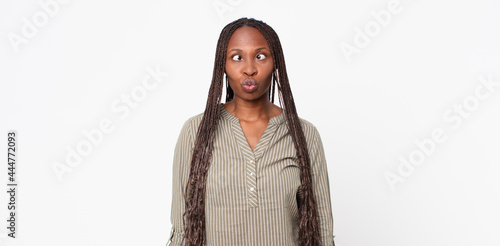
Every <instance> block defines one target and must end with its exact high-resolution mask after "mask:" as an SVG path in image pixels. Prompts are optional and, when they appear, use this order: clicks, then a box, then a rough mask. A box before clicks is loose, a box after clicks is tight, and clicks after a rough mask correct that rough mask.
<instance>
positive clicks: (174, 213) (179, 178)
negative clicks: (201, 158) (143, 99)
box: [167, 120, 194, 246]
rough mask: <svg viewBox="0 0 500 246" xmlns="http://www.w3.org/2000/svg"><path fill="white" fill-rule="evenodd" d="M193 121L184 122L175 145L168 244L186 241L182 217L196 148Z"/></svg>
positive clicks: (174, 245)
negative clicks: (170, 227) (170, 226)
mask: <svg viewBox="0 0 500 246" xmlns="http://www.w3.org/2000/svg"><path fill="white" fill-rule="evenodd" d="M191 122H192V121H191V120H187V121H186V122H185V123H184V125H183V126H182V129H181V132H180V134H179V137H178V139H177V143H176V145H175V151H174V162H173V172H172V210H171V213H170V222H171V223H172V229H171V231H170V236H169V241H168V242H167V246H180V245H183V244H184V243H185V242H184V240H183V238H184V225H183V220H182V217H183V214H184V210H185V188H186V184H187V181H188V178H189V171H190V166H191V159H192V152H193V148H194V146H193V144H194V134H193V128H192V127H193V126H192V124H191Z"/></svg>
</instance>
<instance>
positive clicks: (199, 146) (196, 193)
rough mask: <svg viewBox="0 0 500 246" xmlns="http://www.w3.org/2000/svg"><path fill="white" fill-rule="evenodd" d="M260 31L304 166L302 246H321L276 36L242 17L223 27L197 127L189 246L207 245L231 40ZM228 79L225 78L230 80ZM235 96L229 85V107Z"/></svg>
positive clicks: (304, 164) (187, 219) (189, 189)
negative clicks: (208, 198)
mask: <svg viewBox="0 0 500 246" xmlns="http://www.w3.org/2000/svg"><path fill="white" fill-rule="evenodd" d="M243 26H249V27H254V28H257V29H258V30H259V31H260V32H261V33H262V35H263V36H264V37H265V38H266V40H267V42H268V44H269V47H270V49H271V54H272V57H273V59H274V68H273V72H272V83H271V84H270V86H269V87H270V88H269V89H270V90H269V92H270V93H269V99H270V100H271V102H273V103H274V94H275V86H276V85H278V94H279V100H280V105H281V107H282V108H283V111H284V112H283V113H285V116H286V124H287V127H288V131H289V134H290V136H291V137H292V140H293V143H294V146H295V150H296V153H297V159H298V162H299V167H300V181H301V188H300V189H301V190H300V191H301V193H302V196H301V198H300V199H299V214H300V215H299V245H301V246H317V245H319V246H321V245H322V244H321V240H320V233H319V227H318V219H317V210H316V201H315V197H314V194H313V189H312V182H311V180H312V178H311V168H310V159H309V154H308V149H307V143H306V139H305V136H304V132H303V131H302V127H301V124H300V121H299V118H298V115H297V111H296V109H295V103H294V100H293V96H292V91H291V89H290V84H289V82H288V76H287V72H286V66H285V59H284V56H283V50H282V48H281V43H280V40H279V38H278V35H277V34H276V32H275V31H274V30H273V29H272V28H271V27H270V26H269V25H267V24H266V23H264V22H262V21H259V20H255V19H253V18H240V19H238V20H235V21H233V22H231V23H229V24H228V25H226V26H225V27H224V29H223V30H222V32H221V34H220V36H219V40H218V42H217V50H216V53H215V62H214V71H213V76H212V83H211V85H210V89H209V94H208V99H207V104H206V107H205V112H204V115H203V118H202V120H201V123H200V126H199V128H198V133H197V135H196V140H195V143H194V149H193V154H192V161H191V168H190V173H189V179H188V182H187V185H186V188H185V189H186V193H185V194H187V197H186V204H185V212H184V214H183V223H184V232H185V235H184V237H185V239H187V245H188V246H197V245H206V230H205V190H206V183H207V173H208V169H209V167H210V161H209V160H210V158H211V155H212V150H213V141H214V136H215V131H216V129H217V124H218V121H219V117H220V108H219V104H220V101H221V97H222V92H223V91H222V90H223V78H224V74H225V63H226V51H227V46H228V42H229V39H230V38H231V36H232V34H233V33H234V31H235V30H236V29H238V28H240V27H243ZM226 80H227V75H226ZM233 97H234V92H233V90H232V89H231V87H230V86H229V83H227V85H226V102H229V101H231V100H232V99H233Z"/></svg>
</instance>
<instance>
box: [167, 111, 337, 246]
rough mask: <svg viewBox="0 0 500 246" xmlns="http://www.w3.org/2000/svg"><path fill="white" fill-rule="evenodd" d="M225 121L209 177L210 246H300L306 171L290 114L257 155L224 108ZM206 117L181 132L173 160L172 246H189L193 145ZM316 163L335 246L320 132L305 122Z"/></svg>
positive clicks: (272, 126)
mask: <svg viewBox="0 0 500 246" xmlns="http://www.w3.org/2000/svg"><path fill="white" fill-rule="evenodd" d="M219 106H220V110H221V111H220V112H221V119H220V121H219V124H218V128H217V131H216V135H215V140H214V150H213V153H212V160H211V163H210V168H209V171H208V177H207V186H206V196H205V218H206V221H205V222H206V236H207V238H206V240H207V245H217V246H218V245H252V246H255V245H261V246H265V245H293V246H296V245H298V218H299V214H298V204H297V201H298V199H299V197H301V196H302V192H301V191H300V189H299V187H300V169H299V166H298V162H297V158H296V151H295V147H294V144H293V141H292V138H291V136H290V135H289V133H288V129H287V127H286V118H285V116H284V113H282V114H280V115H278V116H276V117H273V118H271V119H270V120H269V124H268V126H267V128H266V130H265V131H264V134H263V136H262V137H261V139H260V140H259V142H258V144H257V146H256V147H255V149H254V151H252V150H251V149H250V146H249V145H248V142H247V141H246V138H245V135H244V133H243V130H242V129H241V125H240V123H239V119H238V118H236V117H235V116H234V115H232V114H231V113H229V112H228V111H226V109H225V108H224V106H223V105H222V104H219ZM202 117H203V113H200V114H198V115H195V116H192V117H191V118H189V119H188V120H187V121H186V122H185V123H184V125H183V127H182V129H181V132H180V135H179V138H178V140H177V144H176V147H175V152H174V163H173V174H172V177H173V183H172V187H173V190H172V192H173V193H172V211H171V214H170V220H171V223H172V230H171V232H170V237H169V241H168V242H167V245H172V246H174V245H184V243H185V242H182V240H183V236H184V232H183V224H182V214H183V213H184V206H185V199H184V197H185V194H184V193H185V192H184V188H185V186H186V184H187V181H188V177H189V170H190V164H191V154H192V151H193V147H194V140H195V137H196V133H197V130H198V126H199V125H200V122H201V119H202ZM299 119H300V122H301V125H302V129H303V131H304V134H305V137H306V142H307V146H308V150H309V155H310V159H311V170H312V182H313V192H314V195H315V197H316V203H317V209H318V216H319V228H320V234H321V240H322V243H323V245H326V246H333V245H334V240H333V239H334V235H333V216H332V206H331V201H330V187H329V180H328V171H327V163H326V159H325V152H324V149H323V143H322V141H321V138H320V135H319V133H318V130H317V129H316V127H315V126H314V125H313V124H311V123H310V122H308V121H306V120H304V119H302V118H299Z"/></svg>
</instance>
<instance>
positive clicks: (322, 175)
mask: <svg viewBox="0 0 500 246" xmlns="http://www.w3.org/2000/svg"><path fill="white" fill-rule="evenodd" d="M311 152H312V155H311V156H310V159H311V175H312V188H313V193H314V196H315V198H316V204H317V210H318V211H317V212H318V218H319V221H318V223H319V229H320V235H321V242H322V244H323V246H335V242H334V240H333V239H334V237H335V236H334V235H333V216H332V205H331V200H330V182H329V180H328V168H327V163H326V157H325V150H324V148H323V142H322V141H321V137H320V135H319V132H318V130H317V129H316V127H314V138H313V145H312V151H311Z"/></svg>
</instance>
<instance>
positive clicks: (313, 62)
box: [0, 0, 500, 246]
mask: <svg viewBox="0 0 500 246" xmlns="http://www.w3.org/2000/svg"><path fill="white" fill-rule="evenodd" d="M40 2H41V3H46V2H50V1H49V0H41V1H40ZM61 2H62V1H61ZM55 3H56V5H57V6H58V9H57V8H55V7H54V6H55V5H52V6H51V7H50V8H51V9H52V12H51V13H49V14H50V15H48V14H47V13H48V12H46V10H44V8H43V7H42V5H43V4H42V5H41V4H40V3H39V2H38V1H14V0H8V1H2V2H1V3H0V83H1V88H0V100H1V101H0V119H1V121H0V132H1V136H2V138H3V139H2V140H0V142H1V143H2V144H1V146H2V147H1V148H2V150H0V153H1V160H2V161H1V167H2V168H1V170H2V171H1V173H0V175H1V176H0V177H1V180H4V181H2V182H0V183H1V184H2V186H3V187H4V188H1V189H0V190H2V192H1V193H0V194H1V199H0V208H1V209H0V212H1V213H0V218H1V219H2V222H0V225H1V227H0V240H1V242H0V244H2V245H53V246H56V245H65V246H66V245H72V246H79V245H165V244H166V242H167V240H168V236H169V233H170V227H171V224H170V206H171V185H172V179H171V177H172V176H171V175H172V173H171V172H172V160H173V151H174V147H175V143H176V140H177V137H178V134H179V131H180V128H181V126H182V124H183V123H184V121H185V120H186V119H187V118H189V117H191V116H193V115H196V114H199V113H201V112H203V110H204V108H205V104H206V98H207V95H208V88H209V86H210V82H211V78H212V72H213V63H214V55H215V49H216V43H217V39H218V37H219V34H220V31H221V30H222V28H223V27H224V26H225V25H226V24H228V23H229V22H231V21H233V20H236V19H238V18H240V17H243V16H246V17H253V18H256V19H259V20H263V21H265V22H266V23H268V24H269V25H271V26H272V27H273V28H274V29H275V30H276V32H277V33H278V35H279V37H280V39H281V43H282V45H283V49H284V54H285V59H286V65H287V69H288V73H289V74H288V75H289V78H290V83H291V88H292V91H293V95H294V98H295V103H296V105H297V110H298V113H299V116H300V117H301V118H304V119H307V120H308V121H310V122H312V123H313V124H314V125H316V127H317V128H318V130H319V132H320V134H321V137H322V140H323V143H324V147H325V150H326V155H327V160H328V172H329V177H330V186H331V195H332V207H333V215H334V234H335V235H336V237H335V242H336V244H337V245H344V246H349V245H353V246H361V245H380V246H402V245H405V246H413V245H419V246H420V245H422V246H423V245H425V246H433V245H436V246H437V245H439V246H442V245H453V246H457V245H500V239H499V237H498V232H499V231H500V225H499V221H500V212H499V211H498V208H499V207H500V179H498V176H499V175H500V167H499V165H500V151H499V149H500V127H499V126H500V124H499V123H500V114H499V113H500V112H499V109H500V86H498V83H499V82H500V69H499V68H500V66H499V65H500V48H499V44H500V31H499V26H500V15H498V13H499V11H500V4H499V2H498V1H493V0H490V1H487V0H481V1H451V0H449V1H430V0H413V1H410V0H404V1H403V0H401V1H399V2H397V1H393V3H392V4H394V6H397V8H396V9H397V11H394V13H391V17H390V19H386V22H387V23H385V24H386V25H385V26H384V25H381V24H380V23H378V22H377V21H376V18H375V17H374V15H373V14H372V13H390V12H388V9H389V7H388V3H389V5H390V1H387V0H383V1H379V0H377V1H368V0H363V1H361V0H358V1H335V2H333V1H249V0H231V1H229V0H216V1H214V0H208V1H206V0H205V1H159V0H156V1H154V0H147V1H146V0H143V1H89V0H87V1H79V0H70V1H68V2H67V3H58V2H55ZM216 5H217V6H219V7H221V6H222V7H224V6H225V7H226V9H222V10H221V9H217V8H215V7H214V6H216ZM381 11H382V12H381ZM384 11H385V12H384ZM396 12H397V13H396ZM44 17H46V19H44ZM24 18H25V20H27V21H28V22H29V23H31V24H33V25H35V24H38V25H39V26H36V25H35V28H36V31H33V30H31V37H28V36H30V35H28V36H23V29H26V28H27V27H26V26H27V25H30V24H27V23H26V22H25V21H24ZM34 18H35V19H36V21H34V20H33V19H34ZM43 21H45V23H43ZM35 22H36V23H35ZM367 27H368V32H370V34H371V36H368V38H369V40H364V42H363V43H362V44H363V45H361V46H363V47H361V46H359V45H358V46H356V44H355V39H358V41H359V39H360V36H361V35H362V34H360V32H362V33H364V34H365V35H366V34H367V31H366V28H367ZM370 28H371V29H370ZM377 28H379V29H377ZM28 34H30V33H28ZM14 36H15V37H23V38H24V39H17V40H18V41H17V42H20V41H19V40H23V42H20V43H16V42H13V41H12V37H14ZM346 45H351V46H353V47H357V48H358V50H357V53H353V54H351V55H345V54H344V53H343V51H342V49H341V47H342V46H346ZM349 59H350V62H349ZM148 67H149V68H151V69H153V70H155V69H157V68H158V69H159V70H160V71H162V72H168V76H163V77H161V80H159V81H160V82H155V80H150V81H152V82H155V85H156V87H155V88H153V89H151V90H145V91H146V93H147V94H146V95H144V96H143V97H137V96H138V95H140V93H139V94H137V95H136V99H137V100H138V102H136V104H135V105H134V106H133V107H131V106H125V105H126V104H125V103H123V102H122V97H123V96H125V95H130V94H133V93H138V92H140V90H141V82H142V81H143V79H144V78H145V77H146V78H147V76H149V75H148V71H147V69H146V68H148ZM488 80H489V81H491V82H492V83H497V85H496V86H494V87H491V91H488V90H487V89H486V88H484V87H482V84H481V81H483V83H484V81H488ZM495 81H496V82H495ZM478 88H479V89H478ZM476 89H477V90H480V93H482V94H481V95H487V96H483V97H481V98H482V99H481V100H479V99H478V97H477V95H476V94H475V91H476ZM139 98H140V100H139ZM276 102H278V101H276ZM464 104H467V105H466V108H468V110H467V109H465V110H464V112H465V113H463V114H462V115H460V114H459V113H457V112H455V111H454V110H455V109H456V108H457V107H459V106H458V105H462V107H465V106H463V105H464ZM113 105H115V106H120V107H122V108H121V109H127V110H128V111H129V114H128V115H125V114H124V113H123V111H116V110H113ZM465 115H466V116H465ZM447 116H448V118H447ZM450 117H454V118H450ZM106 119H107V120H109V121H110V122H111V126H110V127H112V128H113V131H111V132H108V133H103V137H102V139H101V141H100V142H98V143H97V144H95V145H92V149H91V151H89V154H88V155H87V156H83V157H82V160H81V162H79V163H76V164H75V163H73V167H70V170H71V171H72V172H70V173H64V174H63V175H62V182H60V180H58V176H57V175H56V173H55V171H54V169H53V165H54V163H60V164H62V165H65V164H64V163H66V161H65V159H66V156H67V155H68V153H69V152H70V151H69V150H68V149H73V150H74V149H75V148H76V147H77V146H78V145H79V144H82V143H84V142H86V141H87V140H86V137H85V135H84V134H83V132H84V131H91V130H95V129H98V128H99V124H100V122H101V121H103V120H106ZM452 119H453V120H452ZM9 130H17V131H18V135H19V136H18V164H17V165H18V166H17V168H18V169H17V178H18V183H19V187H18V197H17V202H18V207H17V212H18V218H17V226H18V228H17V238H16V239H11V238H8V237H5V234H6V233H7V229H6V222H5V221H6V219H7V217H6V216H7V195H8V194H7V193H6V192H5V190H6V189H7V187H6V180H7V175H6V173H7V171H6V168H7V163H6V159H7V158H6V157H7V154H6V153H7V144H6V142H7V136H6V135H7V131H9ZM434 131H441V132H442V135H443V136H442V138H445V139H446V140H445V141H441V142H440V143H437V142H434V145H433V146H432V145H431V144H428V145H427V147H428V148H429V149H430V150H431V151H429V152H428V153H429V154H428V155H425V156H423V157H424V159H422V158H421V159H420V160H421V162H420V163H418V165H411V166H405V167H401V165H402V164H401V163H402V162H401V161H400V158H405V159H408V158H410V157H415V156H416V155H412V153H413V154H418V153H423V152H422V150H421V149H419V147H418V145H417V144H416V143H415V142H416V141H417V142H418V141H430V140H425V139H431V136H432V134H433V132H434ZM431 147H432V148H431ZM420 157H422V155H420ZM415 160H416V159H415ZM404 168H406V169H404ZM389 173H392V174H393V175H397V176H398V177H399V179H398V181H402V182H397V183H395V184H394V185H390V184H389V182H388V180H387V175H388V174H389ZM2 237H3V238H2Z"/></svg>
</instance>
